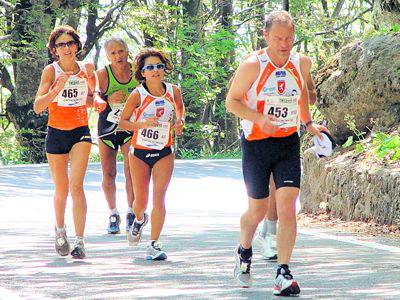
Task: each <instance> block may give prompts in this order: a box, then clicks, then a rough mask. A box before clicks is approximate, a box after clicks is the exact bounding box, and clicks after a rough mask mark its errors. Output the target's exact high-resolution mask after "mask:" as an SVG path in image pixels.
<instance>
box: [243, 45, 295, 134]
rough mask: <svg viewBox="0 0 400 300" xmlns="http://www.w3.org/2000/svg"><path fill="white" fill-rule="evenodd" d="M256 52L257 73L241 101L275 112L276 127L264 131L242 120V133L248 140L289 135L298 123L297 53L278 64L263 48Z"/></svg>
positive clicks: (266, 111) (257, 109)
mask: <svg viewBox="0 0 400 300" xmlns="http://www.w3.org/2000/svg"><path fill="white" fill-rule="evenodd" d="M256 56H257V59H258V61H259V63H260V73H259V75H258V77H257V79H256V81H255V82H254V83H253V85H252V86H251V88H250V89H249V91H248V92H247V93H246V95H245V103H246V104H247V105H248V106H249V107H250V108H251V109H253V110H256V111H258V112H260V113H263V114H265V115H273V116H275V117H276V118H277V121H276V122H275V124H276V125H278V126H279V130H278V131H277V132H276V133H274V134H273V135H268V134H266V133H264V132H263V131H262V130H261V129H260V128H259V126H258V125H257V124H254V123H253V122H251V121H249V120H242V121H241V125H242V129H243V132H244V135H245V137H246V139H248V140H260V139H265V138H268V137H285V136H289V135H291V134H293V133H294V132H296V131H298V128H299V125H300V109H299V100H300V96H301V91H302V88H303V77H302V75H301V71H300V54H298V53H292V54H291V55H290V57H289V59H288V61H287V62H286V64H285V65H284V66H283V67H281V68H280V67H277V66H276V65H274V64H273V62H272V61H271V59H270V58H269V56H268V54H267V51H266V49H262V50H260V51H258V52H257V54H256Z"/></svg>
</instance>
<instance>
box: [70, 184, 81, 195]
mask: <svg viewBox="0 0 400 300" xmlns="http://www.w3.org/2000/svg"><path fill="white" fill-rule="evenodd" d="M69 191H70V192H71V196H72V197H73V198H74V197H75V196H80V195H82V194H83V183H70V185H69Z"/></svg>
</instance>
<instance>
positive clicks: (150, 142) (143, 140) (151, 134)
mask: <svg viewBox="0 0 400 300" xmlns="http://www.w3.org/2000/svg"><path fill="white" fill-rule="evenodd" d="M158 123H159V124H158V125H157V126H156V127H150V128H143V129H139V131H138V135H137V141H136V144H137V145H140V146H143V147H146V148H151V149H155V150H161V149H163V148H164V147H165V145H166V144H167V143H168V140H169V132H170V127H171V123H169V122H160V121H159V122H158Z"/></svg>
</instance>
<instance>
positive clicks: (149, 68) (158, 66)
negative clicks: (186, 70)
mask: <svg viewBox="0 0 400 300" xmlns="http://www.w3.org/2000/svg"><path fill="white" fill-rule="evenodd" d="M164 69H165V65H164V64H154V65H146V66H144V67H143V68H142V71H153V70H164Z"/></svg>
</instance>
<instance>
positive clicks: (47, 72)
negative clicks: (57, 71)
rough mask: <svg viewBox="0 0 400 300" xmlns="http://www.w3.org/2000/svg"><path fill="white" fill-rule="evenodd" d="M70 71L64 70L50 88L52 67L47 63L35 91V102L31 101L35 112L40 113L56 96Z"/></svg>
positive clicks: (52, 78) (52, 73) (52, 77)
mask: <svg viewBox="0 0 400 300" xmlns="http://www.w3.org/2000/svg"><path fill="white" fill-rule="evenodd" d="M71 74H72V72H66V73H63V74H61V75H60V76H59V77H58V78H57V79H56V84H55V85H54V87H53V88H51V86H52V84H53V82H54V80H55V79H54V67H53V66H52V65H48V66H47V67H45V68H44V70H43V72H42V78H41V79H40V84H39V88H38V91H37V93H36V97H35V102H34V103H33V110H34V111H35V113H37V114H40V113H41V112H43V111H44V110H45V109H46V108H47V107H48V106H49V104H50V103H51V102H52V101H53V100H54V99H55V98H56V97H57V95H58V93H60V91H61V90H62V89H63V88H64V86H65V83H66V82H67V80H68V78H69V76H70V75H71Z"/></svg>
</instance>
